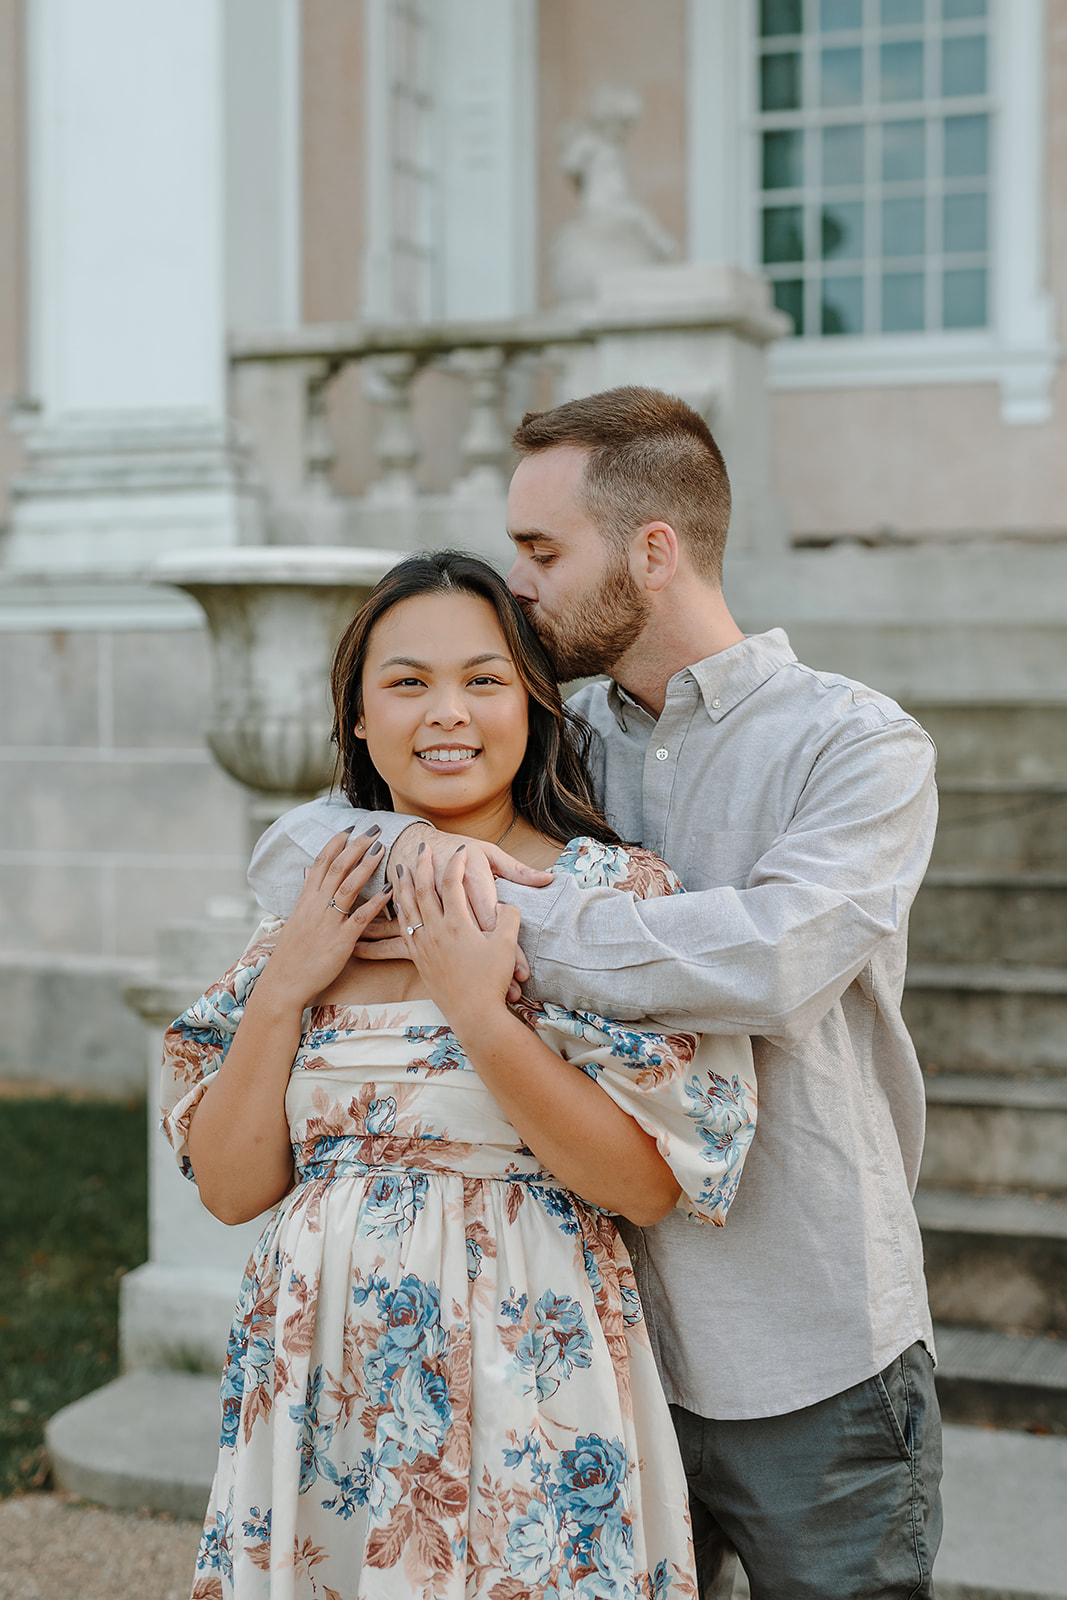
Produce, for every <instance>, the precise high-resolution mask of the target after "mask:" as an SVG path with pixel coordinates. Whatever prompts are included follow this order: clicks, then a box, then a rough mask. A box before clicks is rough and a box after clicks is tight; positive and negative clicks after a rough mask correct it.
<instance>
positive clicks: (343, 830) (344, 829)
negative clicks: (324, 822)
mask: <svg viewBox="0 0 1067 1600" xmlns="http://www.w3.org/2000/svg"><path fill="white" fill-rule="evenodd" d="M354 827H355V823H354V822H350V823H349V824H348V827H347V828H342V829H341V832H342V833H351V832H352V829H353V828H354Z"/></svg>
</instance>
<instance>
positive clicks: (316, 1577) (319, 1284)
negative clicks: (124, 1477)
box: [163, 839, 755, 1600]
mask: <svg viewBox="0 0 1067 1600" xmlns="http://www.w3.org/2000/svg"><path fill="white" fill-rule="evenodd" d="M556 870H557V871H569V872H574V873H576V874H577V875H578V876H579V877H581V878H583V879H584V880H585V881H587V882H590V883H597V884H605V883H607V884H615V885H617V886H618V888H619V889H620V890H629V891H631V892H634V893H637V894H640V895H656V894H664V893H672V892H675V890H677V889H678V888H679V885H678V884H677V880H676V879H675V878H674V877H673V874H671V873H670V872H669V870H668V869H667V868H666V867H664V866H663V864H662V863H661V862H659V861H658V860H657V859H656V858H655V857H654V856H650V855H649V854H647V852H645V851H642V850H624V849H621V848H608V847H605V846H603V845H600V844H597V843H595V842H594V841H592V840H589V839H578V840H574V841H572V842H571V844H570V845H568V847H567V849H566V851H565V852H564V854H563V856H562V857H561V858H560V861H559V862H558V863H557V867H556ZM279 925H280V924H278V923H277V921H275V922H274V924H273V926H272V925H270V924H264V925H263V926H262V928H261V930H260V932H259V933H258V934H257V938H256V939H255V940H254V941H253V943H252V945H250V946H249V948H248V950H247V951H246V952H245V954H244V956H243V957H242V959H241V960H240V961H239V962H238V964H237V965H236V966H235V967H233V968H232V969H231V971H230V972H228V973H227V974H226V975H225V977H223V978H221V979H220V980H219V982H218V983H216V984H215V985H213V986H212V988H211V989H209V990H208V992H207V993H206V994H205V995H204V996H203V997H202V998H201V999H200V1000H198V1001H197V1002H196V1004H195V1005H193V1006H191V1007H190V1008H189V1010H188V1011H186V1012H184V1013H183V1015H182V1016H181V1017H179V1018H178V1020H177V1021H176V1022H175V1023H174V1024H173V1026H172V1027H171V1028H170V1029H169V1030H168V1033H167V1039H166V1050H165V1057H164V1080H163V1081H164V1089H163V1098H164V1106H163V1111H164V1117H163V1126H164V1130H165V1132H166V1133H167V1135H168V1137H169V1138H170V1140H171V1142H172V1144H173V1145H174V1147H175V1150H176V1151H177V1152H178V1156H179V1159H180V1162H181V1165H182V1168H183V1171H185V1173H186V1174H187V1175H188V1176H189V1177H193V1173H192V1169H191V1167H190V1164H189V1159H188V1153H187V1149H186V1142H185V1141H186V1136H187V1133H188V1129H189V1121H190V1116H191V1114H192V1112H193V1111H194V1110H195V1107H196V1105H197V1102H198V1101H199V1099H200V1096H201V1095H202V1094H203V1092H204V1090H205V1088H206V1086H207V1084H208V1083H209V1082H210V1078H211V1074H212V1073H214V1072H215V1071H216V1070H217V1068H218V1066H219V1064H220V1063H221V1061H222V1060H223V1058H224V1057H225V1054H226V1051H227V1049H228V1047H229V1044H230V1042H231V1040H232V1039H233V1036H234V1033H235V1032H236V1029H237V1024H238V1022H239V1021H240V1019H241V1015H242V1010H243V1006H244V1002H245V1000H246V999H247V997H248V995H249V993H250V991H251V989H252V986H253V985H254V983H255V981H256V978H257V976H258V974H259V973H260V972H262V970H263V968H264V966H265V964H266V962H267V960H268V958H269V954H270V949H271V938H272V935H273V933H274V932H276V931H277V927H278V926H279ZM520 1010H521V1015H522V1016H523V1019H524V1021H526V1022H527V1024H528V1025H529V1026H530V1027H531V1028H534V1029H535V1030H536V1031H537V1032H538V1034H539V1035H540V1036H541V1037H542V1038H543V1039H544V1040H545V1041H546V1042H547V1043H548V1044H550V1045H551V1046H552V1048H554V1049H555V1050H557V1051H558V1052H559V1053H560V1054H561V1055H562V1056H563V1057H565V1058H566V1059H569V1060H570V1061H572V1062H573V1063H574V1064H575V1067H576V1068H581V1070H583V1071H585V1072H586V1073H588V1074H589V1075H590V1076H591V1077H593V1078H594V1079H595V1080H596V1081H597V1083H599V1084H600V1086H601V1088H602V1089H603V1090H604V1091H605V1093H607V1094H608V1095H610V1096H611V1098H612V1099H613V1100H614V1101H615V1102H616V1103H617V1104H619V1105H621V1106H622V1107H624V1108H625V1110H626V1111H627V1112H629V1113H630V1114H631V1115H632V1116H633V1117H635V1118H636V1119H637V1121H638V1122H639V1123H640V1124H641V1126H642V1127H644V1128H645V1129H647V1130H648V1131H649V1132H650V1133H652V1134H653V1135H654V1136H655V1137H656V1139H657V1142H658V1145H659V1148H660V1150H661V1152H662V1154H663V1156H664V1157H665V1159H666V1160H667V1161H668V1162H669V1164H670V1166H671V1168H672V1170H673V1172H674V1174H675V1176H676V1178H677V1180H678V1182H679V1184H680V1186H681V1189H682V1196H681V1199H680V1200H679V1202H678V1204H679V1206H681V1207H682V1208H683V1209H684V1210H685V1211H687V1212H688V1213H689V1214H690V1215H691V1216H692V1217H693V1218H695V1219H701V1220H700V1221H699V1222H698V1221H694V1222H693V1224H692V1225H693V1226H694V1227H697V1226H702V1225H704V1224H705V1223H715V1224H720V1223H722V1222H723V1220H724V1218H725V1216H726V1212H727V1209H728V1207H729V1205H730V1201H731V1199H732V1198H733V1195H734V1192H735V1189H736V1187H737V1180H738V1176H739V1173H740V1170H741V1165H742V1161H743V1159H744V1155H745V1151H746V1149H747V1147H748V1144H749V1142H750V1140H751V1137H752V1131H753V1123H754V1114H755V1090H754V1086H753V1076H752V1065H751V1052H750V1050H749V1045H748V1041H747V1039H740V1038H725V1037H716V1038H711V1037H709V1038H707V1039H705V1040H703V1041H702V1040H701V1039H699V1038H698V1037H697V1036H694V1035H692V1034H685V1033H683V1034H674V1035H671V1036H669V1037H668V1036H665V1035H663V1034H661V1033H657V1032H654V1031H652V1030H651V1029H649V1028H646V1027H623V1026H619V1025H617V1024H615V1023H613V1022H610V1021H608V1020H606V1019H605V1018H603V1017H599V1016H594V1015H592V1014H589V1013H578V1014H573V1013H569V1012H566V1011H563V1010H562V1009H560V1008H559V1007H557V1006H553V1005H544V1006H541V1005H534V1004H530V1003H527V1002H524V1003H523V1004H522V1006H521V1008H520ZM303 1022H304V1032H303V1034H302V1036H301V1040H300V1046H299V1050H298V1052H297V1055H296V1059H295V1061H294V1063H293V1068H292V1075H291V1077H290V1080H289V1086H288V1091H287V1093H286V1102H285V1103H286V1111H287V1115H288V1119H289V1126H290V1129H291V1131H292V1141H293V1152H294V1158H295V1167H296V1171H295V1181H294V1186H293V1188H292V1189H291V1191H290V1192H289V1194H288V1195H287V1196H286V1197H285V1199H284V1200H283V1201H282V1202H281V1204H280V1205H279V1206H278V1207H277V1208H276V1210H275V1211H274V1212H273V1213H272V1215H271V1216H270V1219H269V1221H268V1222H267V1225H266V1227H265V1228H264V1231H263V1234H262V1236H261V1238H260V1240H259V1243H258V1245H257V1246H256V1248H255V1250H254V1252H253V1255H252V1258H251V1260H250V1261H249V1264H248V1267H247V1269H246V1272H245V1277H244V1282H243V1284H242V1287H241V1292H240V1297H239V1299H238V1303H237V1308H236V1312H235V1316H234V1321H233V1326H232V1331H231V1334H230V1341H229V1350H228V1354H227V1362H226V1370H225V1374H224V1377H223V1384H222V1441H221V1451H220V1456H219V1465H218V1472H217V1475H216V1478H215V1483H214V1487H213V1489H212V1494H211V1500H210V1504H209V1508H208V1514H207V1521H206V1523H205V1527H204V1532H203V1537H202V1539H201V1543H200V1550H199V1554H198V1558H197V1565H196V1575H195V1583H194V1588H193V1596H194V1600H223V1597H229V1596H236V1597H238V1600H267V1597H268V1596H269V1597H270V1600H290V1597H293V1600H296V1597H300V1600H312V1597H314V1600H412V1597H416V1600H460V1597H472V1600H473V1597H485V1600H522V1597H526V1596H545V1597H548V1600H614V1597H618V1600H623V1597H625V1600H637V1597H639V1596H640V1597H646V1600H665V1597H669V1600H683V1597H686V1600H695V1596H696V1585H695V1580H694V1573H693V1562H692V1551H691V1541H690V1530H689V1516H688V1509H687V1497H686V1485H685V1479H684V1475H683V1473H682V1468H681V1464H680V1461H679V1458H678V1451H677V1446H676V1443H675V1438H674V1430H673V1427H672V1425H671V1420H670V1414H669V1412H668V1409H667V1405H666V1402H665V1400H664V1398H663V1393H662V1390H661V1388H660V1384H659V1379H658V1377H657V1374H656V1369H655V1365H654V1362H653V1358H652V1352H651V1348H650V1345H649V1341H648V1336H647V1332H646V1329H645V1325H644V1321H643V1318H642V1314H641V1305H640V1301H639V1299H638V1296H637V1292H636V1288H635V1284H634V1276H633V1272H632V1269H631V1266H630V1261H629V1258H628V1256H627V1254H626V1250H625V1247H624V1246H623V1244H622V1241H621V1239H620V1238H619V1234H618V1232H617V1230H616V1227H615V1223H614V1222H613V1220H612V1218H611V1217H610V1216H608V1215H607V1214H606V1213H604V1212H603V1211H601V1210H599V1209H598V1208H597V1207H596V1206H592V1205H588V1204H586V1203H585V1202H583V1201H581V1200H579V1199H577V1198H576V1197H575V1196H574V1195H573V1194H571V1193H570V1192H569V1191H568V1190H566V1189H564V1188H562V1187H561V1186H560V1185H559V1183H557V1182H556V1180H555V1179H554V1178H553V1177H552V1175H551V1174H550V1173H549V1172H547V1171H546V1170H545V1169H544V1167H542V1166H541V1164H540V1163H539V1162H538V1160H537V1158H536V1157H535V1156H534V1155H532V1154H531V1152H530V1151H529V1150H528V1149H526V1148H525V1146H524V1145H523V1144H522V1142H521V1140H520V1139H519V1137H518V1135H517V1134H516V1132H515V1129H514V1128H513V1127H512V1126H511V1124H510V1123H509V1122H508V1121H507V1119H506V1118H505V1117H504V1115H503V1113H502V1112H501V1111H500V1109H499V1107H498V1106H497V1104H496V1102H495V1100H494V1099H493V1097H492V1095H491V1094H490V1093H489V1091H488V1090H487V1089H486V1088H485V1087H484V1085H483V1084H482V1082H481V1080H480V1079H479V1077H478V1076H477V1074H476V1073H475V1071H474V1070H473V1068H472V1066H471V1064H470V1062H469V1060H468V1059H467V1057H466V1055H465V1054H464V1052H463V1050H462V1048H461V1047H460V1045H459V1043H458V1041H457V1039H456V1038H455V1036H454V1035H453V1034H452V1032H451V1031H450V1029H449V1027H448V1024H447V1022H446V1021H445V1019H444V1017H443V1016H442V1014H441V1013H440V1012H439V1011H438V1010H437V1009H436V1007H435V1006H434V1005H433V1003H432V1002H431V1001H429V1000H415V1001H397V1002H383V1003H382V1004H379V1005H369V1006H358V1007H357V1006H323V1007H319V1008H316V1009H314V1010H311V1011H308V1012H306V1013H305V1015H304V1019H303ZM709 1314H710V1308H709Z"/></svg>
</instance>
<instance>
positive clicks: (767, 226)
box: [763, 206, 804, 262]
mask: <svg viewBox="0 0 1067 1600" xmlns="http://www.w3.org/2000/svg"><path fill="white" fill-rule="evenodd" d="M763 259H764V261H766V262H774V261H803V259H804V208H803V206H768V207H767V208H766V210H765V211H764V213H763Z"/></svg>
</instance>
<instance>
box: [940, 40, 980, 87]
mask: <svg viewBox="0 0 1067 1600" xmlns="http://www.w3.org/2000/svg"><path fill="white" fill-rule="evenodd" d="M941 93H942V94H945V95H953V94H984V93H985V35H984V34H976V35H975V37H974V38H973V39H946V40H945V41H944V43H943V44H942V46H941Z"/></svg>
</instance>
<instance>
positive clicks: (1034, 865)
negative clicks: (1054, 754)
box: [931, 778, 1067, 872]
mask: <svg viewBox="0 0 1067 1600" xmlns="http://www.w3.org/2000/svg"><path fill="white" fill-rule="evenodd" d="M978 865H981V866H983V867H986V868H988V869H989V870H991V871H994V872H1026V871H1030V872H1034V871H1055V870H1057V869H1059V870H1060V871H1063V870H1064V869H1067V784H1060V783H1055V784H1043V785H1035V784H1025V783H1021V782H1019V781H1018V780H1016V779H1013V778H1008V779H992V778H990V779H976V780H972V781H971V782H966V781H963V780H959V781H956V782H953V783H950V784H942V785H940V817H939V820H938V824H937V837H936V838H935V840H934V852H933V856H932V857H931V867H932V868H933V869H934V870H937V869H939V868H942V867H966V866H978Z"/></svg>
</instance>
